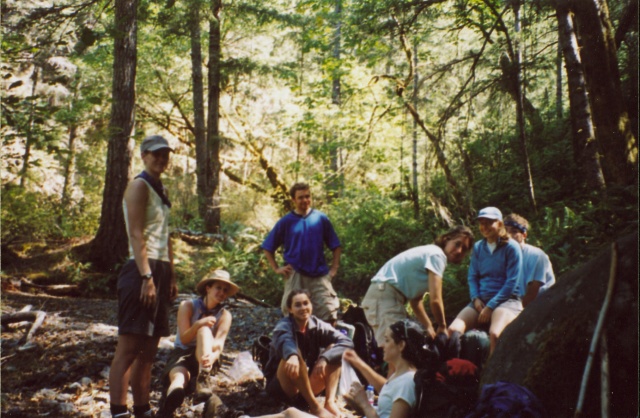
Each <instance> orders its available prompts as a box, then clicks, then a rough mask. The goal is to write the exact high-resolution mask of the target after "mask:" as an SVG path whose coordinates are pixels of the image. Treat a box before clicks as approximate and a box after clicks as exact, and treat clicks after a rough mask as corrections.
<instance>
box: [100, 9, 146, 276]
mask: <svg viewBox="0 0 640 418" xmlns="http://www.w3.org/2000/svg"><path fill="white" fill-rule="evenodd" d="M137 6H138V0H116V2H115V31H114V50H113V87H112V89H113V99H112V100H113V101H112V105H111V119H110V121H109V147H108V150H107V172H106V176H105V186H104V192H103V195H102V212H101V216H100V226H99V227H98V232H97V233H96V237H95V238H94V240H93V243H92V249H91V253H92V254H91V258H92V261H93V262H94V264H95V266H96V267H97V268H98V269H101V270H113V269H114V268H115V265H116V264H117V263H118V262H120V261H121V260H122V259H123V258H124V257H126V255H127V252H128V239H127V232H126V230H125V223H124V213H123V211H122V198H123V197H124V191H125V189H126V187H127V183H128V182H129V179H130V177H131V156H132V153H133V146H134V141H133V139H132V138H131V132H132V131H133V124H134V120H135V81H136V61H137V38H136V35H137Z"/></svg>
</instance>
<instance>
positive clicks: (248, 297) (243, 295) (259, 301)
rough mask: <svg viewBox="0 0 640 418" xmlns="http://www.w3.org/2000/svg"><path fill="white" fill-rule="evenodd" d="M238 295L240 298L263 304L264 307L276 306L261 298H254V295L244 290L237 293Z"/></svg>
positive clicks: (255, 303)
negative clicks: (247, 293)
mask: <svg viewBox="0 0 640 418" xmlns="http://www.w3.org/2000/svg"><path fill="white" fill-rule="evenodd" d="M236 297H237V298H238V299H244V300H248V301H249V302H251V303H253V304H254V305H258V306H262V307H265V308H273V307H274V306H271V305H269V304H268V303H266V302H263V301H261V300H259V299H256V298H254V297H253V296H249V295H245V294H244V293H242V292H238V293H236Z"/></svg>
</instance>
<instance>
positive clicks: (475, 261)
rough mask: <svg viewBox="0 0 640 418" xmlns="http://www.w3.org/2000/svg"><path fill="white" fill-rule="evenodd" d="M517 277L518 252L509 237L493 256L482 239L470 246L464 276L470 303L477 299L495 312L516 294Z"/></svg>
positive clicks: (518, 246) (518, 249)
mask: <svg viewBox="0 0 640 418" xmlns="http://www.w3.org/2000/svg"><path fill="white" fill-rule="evenodd" d="M521 275H522V250H521V249H520V245H518V243H517V242H516V241H514V240H513V239H511V238H509V241H508V242H507V243H506V244H503V245H499V246H498V247H497V248H496V249H495V250H494V251H493V253H491V250H490V249H489V245H488V244H487V240H486V239H482V240H480V241H478V242H476V243H475V244H474V246H473V253H472V254H471V264H470V265H469V273H468V275H467V280H468V282H469V296H470V297H471V300H472V301H473V300H474V299H475V298H480V299H482V300H483V301H484V302H485V305H486V306H488V307H489V308H491V309H495V308H496V307H497V306H498V305H500V304H501V303H502V302H504V301H505V300H507V299H509V297H510V296H512V295H519V294H520V291H519V290H518V288H517V287H518V283H519V282H520V276H521ZM487 299H488V300H487Z"/></svg>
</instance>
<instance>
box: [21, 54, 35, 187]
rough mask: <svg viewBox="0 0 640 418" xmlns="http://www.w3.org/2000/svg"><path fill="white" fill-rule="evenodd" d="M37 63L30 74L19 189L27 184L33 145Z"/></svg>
mask: <svg viewBox="0 0 640 418" xmlns="http://www.w3.org/2000/svg"><path fill="white" fill-rule="evenodd" d="M39 73H40V71H39V67H38V63H34V67H33V73H32V74H31V82H32V83H33V84H32V87H31V98H30V100H31V104H30V106H29V122H28V125H27V138H26V140H25V144H24V154H22V169H21V170H20V187H25V185H26V184H27V172H28V171H29V159H30V158H31V147H32V145H33V142H34V139H33V127H34V125H35V122H34V121H35V113H36V100H37V97H36V87H37V86H38V75H39Z"/></svg>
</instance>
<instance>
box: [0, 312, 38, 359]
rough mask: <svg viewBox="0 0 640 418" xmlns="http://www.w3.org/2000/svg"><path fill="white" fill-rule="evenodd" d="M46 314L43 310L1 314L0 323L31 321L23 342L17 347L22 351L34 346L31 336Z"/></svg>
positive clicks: (3, 324)
mask: <svg viewBox="0 0 640 418" xmlns="http://www.w3.org/2000/svg"><path fill="white" fill-rule="evenodd" d="M46 316H47V314H46V313H45V312H43V311H28V312H27V311H21V312H14V313H9V314H4V315H2V317H0V323H1V324H2V326H3V327H4V326H5V325H7V324H13V323H16V322H25V321H26V322H33V325H31V329H29V332H28V333H27V336H26V338H25V341H24V344H23V345H22V346H20V347H19V348H18V350H20V351H24V350H29V349H31V348H33V347H35V344H34V343H32V342H31V340H32V339H33V336H34V334H35V333H36V331H37V330H38V328H40V326H41V325H42V323H43V322H44V318H45V317H46Z"/></svg>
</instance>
